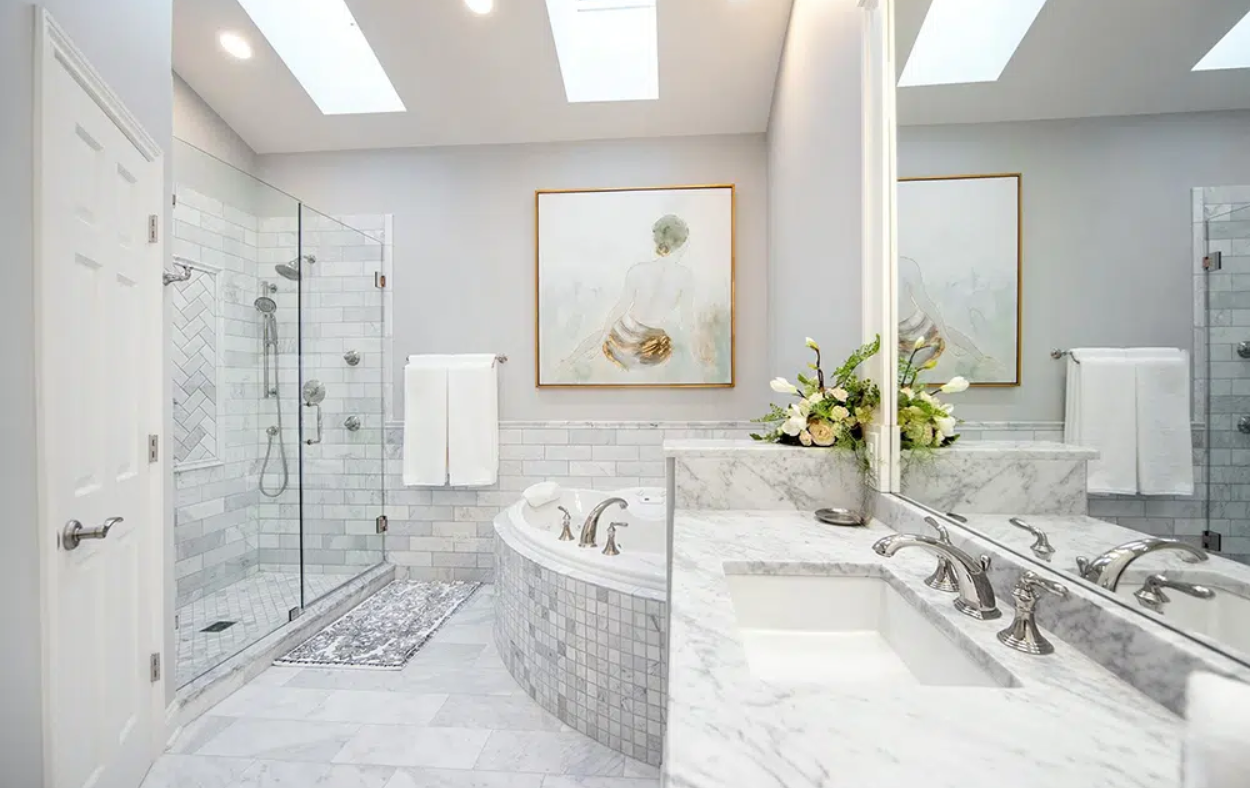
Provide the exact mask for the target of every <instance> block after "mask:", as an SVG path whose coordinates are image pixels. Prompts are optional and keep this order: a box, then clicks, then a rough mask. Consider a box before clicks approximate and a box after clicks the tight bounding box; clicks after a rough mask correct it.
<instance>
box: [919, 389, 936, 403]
mask: <svg viewBox="0 0 1250 788" xmlns="http://www.w3.org/2000/svg"><path fill="white" fill-rule="evenodd" d="M919 399H920V401H921V402H927V403H929V404H933V395H932V394H930V393H929V392H927V391H922V392H920V397H919Z"/></svg>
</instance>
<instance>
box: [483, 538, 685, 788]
mask: <svg viewBox="0 0 1250 788" xmlns="http://www.w3.org/2000/svg"><path fill="white" fill-rule="evenodd" d="M506 531H507V528H506V526H500V525H497V526H496V538H495V548H494V549H495V553H494V559H495V584H496V588H495V644H496V646H497V647H498V649H499V656H500V657H501V658H502V659H503V663H504V665H505V666H506V667H507V669H508V672H509V673H511V674H512V676H513V678H515V679H516V680H517V683H519V684H520V685H521V687H522V688H524V689H525V691H526V692H527V693H528V694H529V695H530V697H532V698H533V699H534V700H535V701H536V702H537V703H538V704H539V705H540V706H542V708H544V709H545V710H547V711H548V712H550V713H552V714H554V715H555V716H556V717H557V718H558V719H560V720H561V721H562V722H564V723H565V724H566V725H569V726H570V727H572V728H574V729H576V730H578V731H580V732H581V733H583V734H585V735H586V736H589V737H590V738H592V739H595V740H596V741H598V742H600V743H601V744H604V745H606V746H607V747H610V748H611V749H613V750H616V751H617V752H620V753H623V754H625V755H628V756H630V757H632V758H636V759H638V760H640V761H645V762H646V763H649V764H651V765H653V766H658V765H659V763H660V760H661V756H662V743H663V741H664V714H665V705H666V702H667V698H666V687H667V676H666V671H667V667H666V664H665V660H664V659H663V655H664V653H665V650H666V649H667V648H668V610H667V604H666V602H665V601H664V595H663V593H662V592H656V591H650V590H648V589H640V588H630V587H628V586H614V585H613V584H610V583H609V582H607V581H599V582H596V581H595V579H594V578H593V577H591V576H590V575H587V574H585V573H583V572H580V571H576V570H571V569H570V570H566V569H565V568H564V567H561V566H559V565H557V564H555V563H548V562H546V561H543V562H540V561H539V560H536V556H534V555H533V554H531V553H529V552H528V551H527V550H526V549H525V548H524V546H522V545H520V544H519V543H517V542H516V540H515V539H513V538H511V537H509V536H508V535H507V533H506Z"/></svg>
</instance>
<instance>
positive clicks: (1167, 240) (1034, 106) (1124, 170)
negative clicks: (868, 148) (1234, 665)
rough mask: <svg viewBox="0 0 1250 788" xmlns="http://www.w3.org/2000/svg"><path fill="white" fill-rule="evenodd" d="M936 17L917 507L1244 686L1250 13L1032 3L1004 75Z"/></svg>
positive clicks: (912, 328)
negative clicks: (1213, 653) (1212, 661)
mask: <svg viewBox="0 0 1250 788" xmlns="http://www.w3.org/2000/svg"><path fill="white" fill-rule="evenodd" d="M931 5H932V4H931V0H896V30H895V33H896V47H897V50H896V60H897V65H898V70H899V76H900V83H899V89H898V93H897V113H898V124H899V125H898V144H897V150H898V175H899V178H900V183H899V189H898V199H897V214H896V229H897V237H898V255H899V268H898V272H897V282H898V290H899V303H898V320H899V324H898V334H897V336H896V340H897V342H898V346H899V355H900V376H901V377H902V386H903V388H902V390H901V393H900V404H901V409H900V425H901V429H902V436H903V437H902V443H903V450H902V454H901V456H900V458H899V467H900V468H901V482H900V492H901V494H902V495H903V496H904V497H906V498H909V499H911V500H913V501H915V502H917V503H920V504H922V505H924V506H926V507H928V508H930V509H932V510H934V511H935V512H939V513H943V514H946V515H947V516H948V517H949V518H950V519H951V520H952V521H954V522H959V523H962V524H963V525H964V527H966V528H968V529H971V530H973V531H975V532H978V533H979V534H981V535H982V536H985V537H987V538H990V539H992V540H993V541H995V542H997V543H999V544H1000V545H1002V546H1004V547H1007V548H1009V549H1011V550H1013V551H1014V552H1016V553H1018V554H1019V555H1021V556H1022V557H1024V558H1026V559H1028V560H1030V561H1033V562H1035V563H1036V564H1037V565H1039V566H1043V567H1046V568H1048V569H1050V570H1052V571H1054V572H1057V573H1060V574H1062V575H1064V576H1065V579H1066V581H1069V582H1083V583H1088V584H1090V585H1091V586H1095V587H1098V588H1101V589H1102V590H1103V592H1105V593H1106V594H1107V595H1109V596H1111V597H1113V598H1114V599H1116V600H1117V601H1118V602H1119V603H1121V604H1123V605H1124V606H1126V607H1127V608H1130V609H1133V610H1136V611H1139V612H1140V613H1141V614H1142V615H1145V616H1150V617H1153V618H1155V619H1157V620H1159V621H1161V622H1163V623H1165V624H1166V625H1168V626H1171V627H1173V628H1175V629H1177V630H1179V631H1182V632H1184V633H1186V634H1188V635H1190V636H1192V637H1193V638H1195V639H1197V640H1200V641H1202V642H1204V643H1206V644H1208V645H1210V646H1211V647H1213V648H1216V649H1219V650H1221V651H1223V652H1224V653H1226V654H1228V655H1229V656H1232V657H1234V658H1237V659H1239V660H1240V661H1242V662H1245V663H1247V664H1250V17H1248V16H1247V15H1248V14H1250V0H1203V2H1193V0H1151V2H1147V3H1143V2H1141V1H1140V0H1099V2H1096V3H1089V2H1082V1H1081V0H1049V2H1043V0H1030V2H1024V1H1023V0H1022V1H1021V2H1019V3H1017V4H1016V5H1018V6H1020V7H1021V8H1023V7H1025V6H1028V7H1030V8H1031V9H1032V10H1031V11H1029V12H1027V13H1025V12H1024V11H1021V13H1024V15H1025V16H1028V17H1029V19H1028V20H1024V23H1022V24H1021V26H1022V27H1023V28H1024V29H1026V30H1027V32H1025V33H1024V35H1023V38H1022V39H1021V40H1020V44H1019V46H1018V47H1017V48H1014V49H1013V51H1012V53H1011V54H1010V58H1009V60H1007V62H1006V65H1005V67H1004V66H1002V63H1001V61H1000V62H999V63H997V64H995V63H992V62H989V61H990V60H992V59H993V52H992V50H993V49H994V47H992V46H986V45H985V42H981V43H977V42H965V43H964V44H963V45H962V47H957V48H955V49H950V48H949V47H948V43H949V42H945V39H944V38H943V36H944V35H949V34H950V31H946V32H945V33H943V31H942V30H941V29H940V26H939V25H929V24H928V23H927V22H926V17H927V16H928V15H929V11H930V9H931ZM1039 8H1040V11H1039V10H1038V9H1039ZM1034 12H1035V13H1036V17H1035V18H1033V13H1034ZM1029 20H1031V24H1027V22H1028V21H1029ZM1243 20H1244V21H1243ZM1239 23H1241V25H1240V26H1238V25H1239ZM1230 31H1232V32H1231V33H1230ZM1238 31H1240V32H1238ZM1226 37H1227V40H1228V41H1231V45H1225V46H1223V47H1222V48H1221V46H1220V43H1221V41H1224V40H1226ZM1238 42H1240V43H1238ZM965 50H969V51H975V52H976V53H977V54H976V57H967V56H965V55H966V54H967V52H966V51H965ZM999 68H1001V75H998V74H997V69H999ZM939 386H940V387H939ZM952 406H953V410H949V412H948V409H949V408H951V407H952Z"/></svg>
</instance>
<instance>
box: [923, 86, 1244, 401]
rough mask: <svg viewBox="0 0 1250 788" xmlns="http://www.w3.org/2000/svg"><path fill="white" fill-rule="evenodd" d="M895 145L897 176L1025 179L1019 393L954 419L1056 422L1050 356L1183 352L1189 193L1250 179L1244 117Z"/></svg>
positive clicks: (1092, 122)
mask: <svg viewBox="0 0 1250 788" xmlns="http://www.w3.org/2000/svg"><path fill="white" fill-rule="evenodd" d="M904 100H905V99H904ZM898 148H899V153H898V155H899V174H900V176H904V177H906V176H917V175H952V174H965V173H997V172H1020V173H1023V176H1024V177H1023V200H1022V205H1023V209H1024V221H1023V225H1022V227H1023V235H1024V254H1023V258H1022V259H1023V269H1024V274H1023V277H1022V282H1023V293H1024V297H1023V300H1022V306H1023V320H1022V333H1021V339H1022V342H1021V345H1022V351H1021V352H1022V354H1023V355H1022V358H1023V372H1022V376H1021V381H1022V385H1021V386H1020V387H1018V388H1003V389H979V390H977V389H974V390H970V391H968V392H967V393H965V394H960V395H958V396H956V397H954V398H953V401H954V402H956V403H957V407H958V410H957V411H956V415H958V416H960V417H962V418H964V419H968V420H973V421H1062V420H1063V381H1064V365H1063V364H1062V363H1060V362H1057V361H1054V360H1052V359H1051V357H1050V350H1051V349H1052V348H1056V347H1058V348H1069V347H1089V346H1107V345H1129V346H1148V345H1151V346H1155V345H1164V346H1169V347H1181V348H1187V349H1190V350H1192V345H1193V280H1192V276H1193V274H1192V269H1191V266H1192V257H1191V252H1192V246H1191V244H1192V242H1191V224H1190V217H1191V215H1192V208H1191V203H1190V200H1191V193H1190V189H1191V188H1193V187H1195V186H1216V185H1225V184H1240V183H1248V182H1250V112H1220V113H1196V114H1184V115H1154V116H1137V117H1126V118H1090V119H1081V120H1061V121H1038V122H1030V123H993V124H980V125H966V126H965V125H956V126H910V127H904V128H902V129H900V130H899V145H898Z"/></svg>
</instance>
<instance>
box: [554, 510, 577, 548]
mask: <svg viewBox="0 0 1250 788" xmlns="http://www.w3.org/2000/svg"><path fill="white" fill-rule="evenodd" d="M556 508H557V509H559V510H560V511H561V512H563V513H564V514H563V519H564V523H563V525H564V527H563V528H561V529H560V541H561V542H571V541H573V529H572V528H570V527H569V526H570V524H571V523H572V522H573V515H571V514H569V510H568V509H565V508H564V507H563V506H557V507H556Z"/></svg>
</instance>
